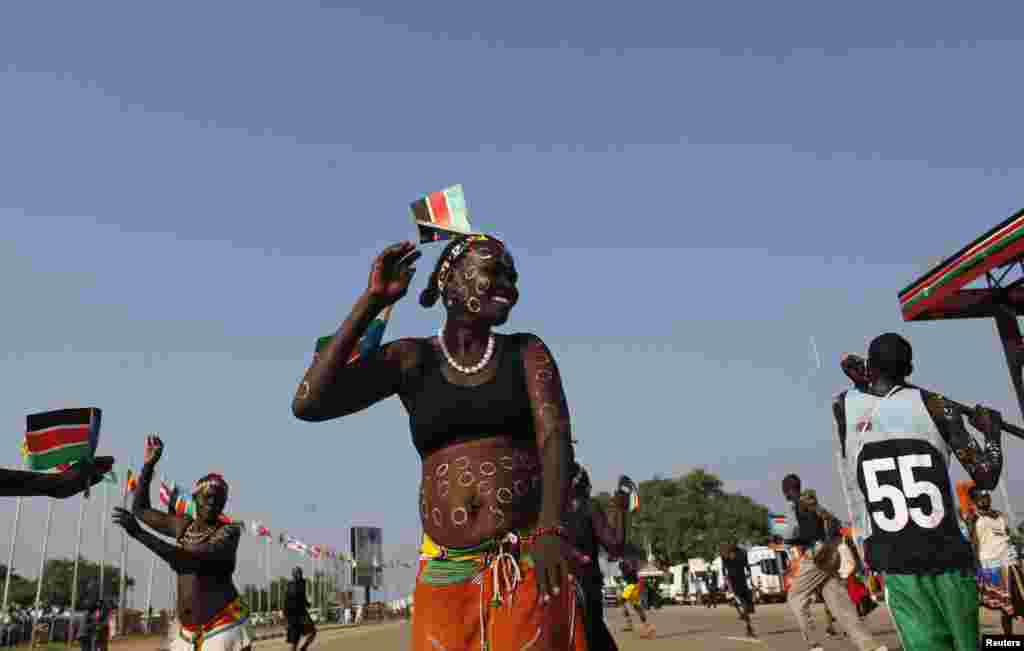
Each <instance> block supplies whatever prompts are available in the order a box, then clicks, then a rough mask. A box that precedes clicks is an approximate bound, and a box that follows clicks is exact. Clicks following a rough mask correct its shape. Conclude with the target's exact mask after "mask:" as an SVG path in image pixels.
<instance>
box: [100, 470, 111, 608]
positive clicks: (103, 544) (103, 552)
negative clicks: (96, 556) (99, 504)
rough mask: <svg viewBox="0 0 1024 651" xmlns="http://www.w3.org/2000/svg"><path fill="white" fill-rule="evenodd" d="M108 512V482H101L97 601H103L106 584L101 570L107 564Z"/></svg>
mask: <svg viewBox="0 0 1024 651" xmlns="http://www.w3.org/2000/svg"><path fill="white" fill-rule="evenodd" d="M109 512H110V484H109V483H108V482H107V481H105V480H104V482H103V511H101V512H100V592H99V602H100V603H102V602H103V597H104V595H105V594H106V585H105V584H104V582H103V570H104V568H105V567H106V565H107V519H108V517H109Z"/></svg>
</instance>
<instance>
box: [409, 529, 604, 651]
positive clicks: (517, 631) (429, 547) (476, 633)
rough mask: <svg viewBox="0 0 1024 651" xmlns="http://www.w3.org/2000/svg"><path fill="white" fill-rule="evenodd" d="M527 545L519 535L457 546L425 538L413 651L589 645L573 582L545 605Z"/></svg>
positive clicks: (572, 649)
mask: <svg viewBox="0 0 1024 651" xmlns="http://www.w3.org/2000/svg"><path fill="white" fill-rule="evenodd" d="M528 551H529V549H528V545H527V544H526V543H525V542H523V539H522V538H521V537H517V540H516V542H512V541H510V540H508V539H505V540H493V541H487V542H485V543H484V544H482V545H479V546H477V547H474V548H471V549H452V548H446V547H441V546H440V545H437V544H436V543H434V542H433V541H432V540H430V538H429V537H427V536H424V537H423V545H422V547H421V548H420V553H421V556H420V567H419V572H418V574H417V576H416V591H415V593H414V596H413V603H415V604H416V607H415V608H414V609H413V614H412V649H413V651H506V650H508V651H520V650H521V649H532V650H535V651H587V643H586V633H585V629H584V617H583V610H582V608H581V606H580V603H579V602H578V600H577V590H576V588H575V586H574V585H572V584H570V583H569V582H568V579H566V583H565V585H563V586H562V589H561V591H560V592H559V594H558V595H557V596H554V597H552V601H551V602H549V603H548V604H546V605H541V604H540V603H539V601H538V590H537V576H536V573H535V570H534V566H533V561H532V559H531V558H530V556H529V553H528Z"/></svg>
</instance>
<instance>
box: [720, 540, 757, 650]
mask: <svg viewBox="0 0 1024 651" xmlns="http://www.w3.org/2000/svg"><path fill="white" fill-rule="evenodd" d="M720 553H721V555H722V572H723V573H724V574H725V578H726V580H727V581H728V582H729V588H730V590H732V594H733V599H735V603H736V610H737V611H738V612H739V614H740V620H741V621H743V623H744V624H746V627H747V636H748V637H757V635H756V634H755V633H754V627H753V626H752V625H751V622H750V616H751V615H753V614H754V595H753V593H752V592H751V590H750V578H751V575H750V561H749V560H748V558H747V552H746V550H745V549H742V548H740V546H739V545H738V544H737V542H736V541H733V542H731V543H724V544H723V545H722V546H721V550H720Z"/></svg>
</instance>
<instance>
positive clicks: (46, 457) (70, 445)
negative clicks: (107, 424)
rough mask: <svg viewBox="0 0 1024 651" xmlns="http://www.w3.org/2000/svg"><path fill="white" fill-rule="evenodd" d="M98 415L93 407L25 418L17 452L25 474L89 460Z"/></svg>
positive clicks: (96, 438) (93, 449)
mask: <svg viewBox="0 0 1024 651" xmlns="http://www.w3.org/2000/svg"><path fill="white" fill-rule="evenodd" d="M101 416H102V412H101V411H100V410H99V409H97V408H95V407H83V408H75V409H58V410H56V411H47V412H41V413H38V414H29V416H28V417H27V418H26V429H25V439H24V441H23V442H22V446H21V450H22V455H23V456H24V458H25V465H26V467H27V468H28V469H29V470H52V469H55V468H58V467H61V466H72V465H74V464H76V463H79V462H80V461H87V460H91V459H92V458H93V455H94V454H95V452H96V446H97V445H98V444H99V440H100V419H101Z"/></svg>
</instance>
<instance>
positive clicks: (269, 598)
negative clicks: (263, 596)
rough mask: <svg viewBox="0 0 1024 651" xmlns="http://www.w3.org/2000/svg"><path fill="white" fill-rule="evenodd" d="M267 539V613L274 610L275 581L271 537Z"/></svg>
mask: <svg viewBox="0 0 1024 651" xmlns="http://www.w3.org/2000/svg"><path fill="white" fill-rule="evenodd" d="M266 541H267V613H268V614H269V613H270V612H271V611H273V610H274V599H273V597H274V593H273V590H274V582H273V581H272V580H271V578H270V538H269V537H268V538H266Z"/></svg>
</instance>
